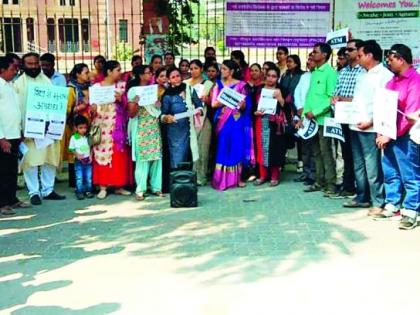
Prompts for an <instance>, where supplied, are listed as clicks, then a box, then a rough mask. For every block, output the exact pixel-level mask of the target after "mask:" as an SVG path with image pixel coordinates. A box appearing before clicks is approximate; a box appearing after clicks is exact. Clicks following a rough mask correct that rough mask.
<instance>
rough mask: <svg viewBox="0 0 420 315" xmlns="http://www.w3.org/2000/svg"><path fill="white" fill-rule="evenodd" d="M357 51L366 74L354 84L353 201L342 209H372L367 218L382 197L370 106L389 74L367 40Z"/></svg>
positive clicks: (373, 44)
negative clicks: (354, 189) (354, 179)
mask: <svg viewBox="0 0 420 315" xmlns="http://www.w3.org/2000/svg"><path fill="white" fill-rule="evenodd" d="M357 47H358V56H359V62H360V65H361V66H362V67H363V68H364V69H366V70H367V72H365V73H362V74H360V75H359V77H358V80H357V82H356V86H355V89H354V98H353V103H352V104H353V106H355V107H356V109H357V113H358V116H359V118H358V119H357V120H358V123H357V124H352V125H350V129H351V147H352V151H353V162H354V172H355V177H356V197H355V198H354V199H353V200H352V201H349V202H346V203H344V204H343V206H344V207H348V208H359V207H364V208H367V207H369V206H372V208H371V209H370V210H369V212H368V215H375V214H377V213H379V212H380V211H381V210H382V209H381V207H382V206H383V203H384V197H383V176H382V167H381V163H380V159H381V152H380V151H379V150H378V148H377V147H376V146H375V138H376V133H375V131H374V130H373V128H372V126H373V103H374V101H375V94H376V91H377V90H379V89H381V88H383V87H384V86H385V84H386V82H387V81H388V80H389V79H390V78H391V77H392V74H391V72H390V71H389V70H388V69H386V68H385V67H384V66H383V65H382V63H381V61H382V49H381V47H380V46H379V45H378V43H376V42H375V41H373V40H369V41H365V42H361V43H358V45H357ZM357 120H356V121H357Z"/></svg>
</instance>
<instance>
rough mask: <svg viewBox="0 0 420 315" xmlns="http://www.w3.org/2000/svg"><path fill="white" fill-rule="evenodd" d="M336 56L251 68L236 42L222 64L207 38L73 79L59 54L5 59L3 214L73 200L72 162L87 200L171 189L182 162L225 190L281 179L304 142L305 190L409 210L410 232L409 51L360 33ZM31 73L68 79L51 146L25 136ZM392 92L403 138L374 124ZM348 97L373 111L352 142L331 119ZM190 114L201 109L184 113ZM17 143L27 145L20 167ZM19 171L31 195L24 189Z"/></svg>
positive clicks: (415, 159) (412, 77)
mask: <svg viewBox="0 0 420 315" xmlns="http://www.w3.org/2000/svg"><path fill="white" fill-rule="evenodd" d="M331 55H332V49H331V47H330V46H329V45H328V44H326V43H318V44H316V45H315V46H314V47H313V51H312V52H311V53H310V54H309V56H308V58H307V60H306V67H305V68H306V71H305V70H304V69H302V68H303V67H302V64H301V60H300V57H299V56H298V55H293V54H289V50H288V49H287V48H286V47H283V46H280V47H278V49H277V55H276V56H277V63H275V62H271V61H267V62H264V64H263V65H260V64H258V63H254V64H252V65H248V63H247V62H246V61H245V55H244V54H243V52H242V51H240V50H235V51H232V52H231V58H230V59H227V60H224V61H223V62H222V63H218V61H217V58H216V51H215V49H214V48H212V47H207V48H206V50H205V53H204V62H202V61H201V60H199V59H195V60H186V59H181V60H180V61H179V64H178V67H177V66H176V65H175V55H174V54H173V53H171V52H167V53H165V55H164V56H160V55H155V56H153V57H152V58H151V61H150V64H143V58H142V57H141V56H137V55H136V56H133V58H132V70H131V71H128V72H124V73H123V72H122V70H121V65H120V63H119V62H118V61H116V60H106V59H105V58H104V57H103V56H96V57H95V58H94V60H93V64H94V69H92V70H90V69H89V67H88V65H86V64H84V63H79V64H76V65H74V67H73V69H72V71H71V72H70V73H69V74H68V77H67V78H66V77H65V76H64V75H62V74H60V73H59V72H57V71H56V70H55V58H54V56H53V55H52V54H49V53H46V54H44V55H42V56H39V55H38V54H36V53H28V54H25V55H24V56H23V57H22V58H19V57H18V56H17V55H14V54H8V55H6V56H4V57H0V99H1V102H0V148H1V149H0V174H1V176H0V177H1V180H0V207H1V213H2V214H4V215H12V214H14V213H15V212H14V209H16V208H20V207H28V206H31V205H34V206H36V205H40V204H42V202H43V200H61V199H64V198H65V196H62V195H60V194H58V193H57V192H56V191H55V189H54V186H55V179H56V175H57V171H58V170H59V169H60V168H61V166H62V165H63V162H64V161H66V162H67V163H68V171H69V172H68V174H69V177H68V181H69V186H70V187H74V188H75V195H76V198H77V199H79V200H81V199H84V198H93V197H94V196H95V194H96V197H97V198H98V199H104V198H106V197H107V195H108V194H109V193H111V192H113V193H115V194H119V195H124V196H129V195H132V191H134V196H135V198H136V199H137V200H139V201H141V200H144V199H145V198H146V197H147V194H148V193H149V194H154V195H156V196H159V197H163V196H164V194H165V193H167V192H168V191H169V189H170V187H169V174H170V172H171V171H174V170H179V169H184V168H190V169H192V170H194V171H195V172H196V173H197V184H198V185H201V186H203V185H207V184H208V183H210V185H211V186H212V187H213V188H214V189H216V190H220V191H223V190H226V189H230V188H234V187H245V186H246V185H250V184H251V183H252V185H256V186H259V185H264V184H267V185H268V186H270V187H275V186H277V185H279V183H280V181H281V173H282V171H284V166H285V163H286V157H287V152H288V150H291V149H293V148H295V147H296V148H297V156H298V158H297V160H298V161H297V165H296V171H297V172H298V173H300V176H299V177H297V178H295V179H294V180H295V181H296V182H302V183H303V184H304V185H305V189H304V190H303V191H304V192H307V193H310V192H314V191H322V192H323V194H324V196H325V197H326V198H333V199H336V198H343V199H345V198H346V199H347V201H345V202H344V203H343V206H344V207H349V208H368V209H369V210H368V215H369V216H372V217H373V218H374V219H376V220H386V219H393V218H400V220H401V221H400V225H399V227H400V228H401V229H412V228H414V227H415V226H416V224H417V223H416V222H417V216H418V213H419V211H420V161H419V160H420V146H419V144H418V143H417V142H415V141H414V140H413V139H412V138H410V129H411V128H412V126H414V125H415V123H416V122H417V121H418V120H419V116H420V97H419V94H420V75H419V73H417V72H416V70H415V69H414V68H413V65H412V63H413V62H412V59H413V57H412V53H411V50H410V49H409V48H408V47H407V46H405V45H403V44H396V45H394V46H392V47H391V49H390V50H389V51H388V52H387V54H386V56H385V58H384V59H383V50H382V49H381V47H380V46H379V45H378V43H377V42H376V41H374V40H367V41H361V40H356V39H352V40H350V41H349V42H348V43H347V46H346V47H345V48H344V49H342V50H340V52H339V54H338V59H337V69H334V68H333V67H332V66H331ZM31 83H36V84H43V85H57V86H67V87H69V96H68V106H67V121H66V128H65V132H64V136H63V139H62V140H61V141H58V140H56V141H52V143H51V144H49V145H47V146H46V147H43V148H39V147H37V146H36V145H35V142H34V140H33V139H31V138H24V137H23V136H22V134H23V130H24V122H25V119H24V117H25V111H26V107H27V106H26V105H27V102H28V95H27V93H28V85H29V84H31ZM152 84H156V85H157V87H158V88H157V91H158V92H157V94H158V95H157V99H158V101H156V102H155V103H153V104H148V105H144V104H142V106H140V105H139V103H140V99H139V96H138V94H136V92H135V90H136V89H135V88H136V87H141V86H149V85H152ZM92 86H93V87H95V86H114V87H115V98H114V101H113V102H110V103H109V104H100V105H98V104H94V103H92V102H90V100H89V87H92ZM225 88H230V89H233V90H235V91H236V92H237V93H240V94H242V95H243V96H244V98H243V100H242V101H239V102H238V104H236V105H237V106H236V107H231V106H226V104H224V103H223V102H222V101H221V99H220V98H219V96H220V94H221V93H222V92H223V90H224V89H225ZM383 88H386V89H389V90H392V91H397V92H398V93H399V94H398V114H397V121H396V128H397V138H396V139H395V140H393V139H391V138H389V137H387V136H384V135H381V134H378V133H377V132H375V130H374V128H373V103H374V98H375V92H376V91H379V90H380V89H383ZM263 91H264V93H267V91H269V93H270V96H269V97H270V98H272V99H273V100H275V102H276V104H277V105H276V107H275V110H274V112H271V113H267V112H265V111H264V110H261V109H260V107H259V103H260V100H261V99H262V98H263V97H267V96H266V94H264V95H263ZM343 101H346V102H353V103H354V104H357V106H358V107H357V108H358V111H359V112H360V113H362V114H363V115H361V117H364V118H363V120H362V121H360V122H359V123H358V124H355V125H352V124H343V125H342V130H343V134H344V138H345V142H341V141H336V140H334V139H333V138H331V137H328V136H326V135H325V134H324V130H323V128H322V126H323V125H324V120H325V119H326V118H329V117H333V115H334V107H335V104H336V103H337V102H343ZM383 110H384V111H387V110H388V109H387V108H383ZM185 112H189V113H193V114H191V115H189V116H188V115H184V117H182V115H181V117H182V118H178V117H180V116H179V114H182V113H185ZM305 119H306V120H311V121H315V122H316V123H317V124H318V126H319V128H318V131H317V133H316V134H315V135H314V136H313V137H311V138H309V139H303V138H300V137H298V136H297V134H296V132H297V130H298V129H299V128H302V127H303V123H304V120H305ZM21 143H24V144H25V145H26V148H27V152H25V156H24V158H23V161H22V162H21V163H20V164H19V165H18V158H19V156H20V155H21V154H22V153H21V152H20V151H21V150H20V149H19V148H20V144H21ZM340 161H342V163H343V164H344V167H339V165H338V164H340V163H339V162H340ZM341 169H343V170H344V171H343V172H342V171H341ZM19 170H21V171H22V172H23V177H24V180H25V184H26V187H27V189H28V192H29V198H30V204H29V203H26V202H23V201H20V200H19V199H18V198H17V197H16V190H17V176H18V172H19ZM133 187H134V188H133ZM131 188H133V189H131Z"/></svg>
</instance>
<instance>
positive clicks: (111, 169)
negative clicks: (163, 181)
mask: <svg viewBox="0 0 420 315" xmlns="http://www.w3.org/2000/svg"><path fill="white" fill-rule="evenodd" d="M103 70H104V76H105V79H104V80H103V81H102V82H100V83H97V84H95V85H93V87H92V88H95V87H100V86H114V87H115V101H114V102H113V103H108V104H100V105H99V104H92V105H91V107H92V112H93V114H94V118H93V121H92V126H99V128H100V131H101V139H100V143H99V144H97V145H94V146H93V157H94V158H93V184H94V185H98V186H99V187H100V191H99V193H98V195H97V197H98V198H99V199H104V198H105V197H106V196H107V188H108V187H110V186H112V187H115V188H116V190H115V193H116V194H118V195H124V196H127V195H130V192H129V191H127V190H125V189H123V187H124V186H126V185H129V184H131V183H132V166H131V165H132V164H131V161H130V150H129V147H128V146H127V121H128V114H127V100H126V99H125V98H124V97H123V92H124V91H125V82H123V81H121V66H120V64H119V63H118V61H115V60H110V61H107V62H106V63H105V65H104V69H103ZM91 96H92V95H91Z"/></svg>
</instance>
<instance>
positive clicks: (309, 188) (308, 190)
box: [303, 183, 322, 192]
mask: <svg viewBox="0 0 420 315" xmlns="http://www.w3.org/2000/svg"><path fill="white" fill-rule="evenodd" d="M321 189H322V187H321V186H319V185H318V184H317V183H315V184H313V185H311V186H309V187H308V188H306V189H304V190H303V192H314V191H321Z"/></svg>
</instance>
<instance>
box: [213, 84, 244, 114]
mask: <svg viewBox="0 0 420 315" xmlns="http://www.w3.org/2000/svg"><path fill="white" fill-rule="evenodd" d="M244 99H245V95H243V94H241V93H239V92H237V91H235V90H234V89H231V88H229V87H224V88H223V89H222V90H221V91H220V94H219V96H218V97H217V100H218V101H219V102H220V103H222V104H223V105H225V106H227V107H229V108H232V109H236V108H238V106H239V103H240V102H242V101H243V100H244Z"/></svg>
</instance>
